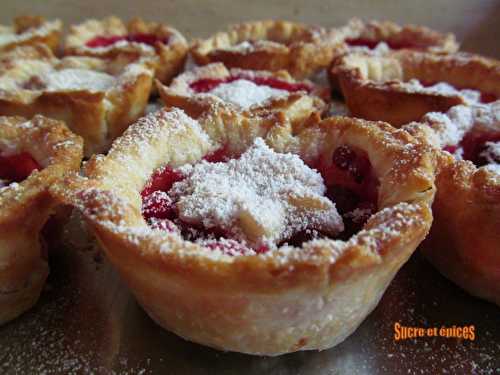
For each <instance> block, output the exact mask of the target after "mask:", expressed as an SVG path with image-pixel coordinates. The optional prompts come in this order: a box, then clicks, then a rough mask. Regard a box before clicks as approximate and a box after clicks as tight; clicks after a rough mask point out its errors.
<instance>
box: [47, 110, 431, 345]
mask: <svg viewBox="0 0 500 375" xmlns="http://www.w3.org/2000/svg"><path fill="white" fill-rule="evenodd" d="M210 128H213V129H212V130H210ZM256 137H261V138H263V139H265V140H266V143H267V144H268V146H269V147H271V148H272V149H274V150H275V151H276V152H292V153H296V155H299V156H300V157H301V158H302V160H303V161H304V163H307V164H310V165H313V164H315V163H316V164H318V165H321V164H322V165H323V167H324V168H327V169H328V167H331V164H332V161H331V160H332V154H333V153H334V150H337V148H339V147H341V146H344V147H347V145H349V147H350V146H352V147H355V148H357V149H359V150H363V152H366V154H367V157H368V158H369V161H371V162H372V163H373V171H374V173H376V176H377V178H378V181H379V182H380V185H379V190H378V195H377V197H378V199H377V203H378V207H379V211H378V212H376V213H375V214H374V215H372V216H371V217H370V218H369V219H368V221H367V222H366V224H365V225H364V227H363V228H362V230H360V231H359V232H358V233H356V234H354V235H353V236H352V237H351V238H350V239H349V240H347V241H341V240H331V239H328V238H323V239H318V240H313V241H306V242H305V243H303V245H301V246H300V247H294V246H291V245H287V246H285V245H284V246H281V247H277V248H275V249H274V250H269V251H263V252H261V253H259V254H257V253H256V252H252V253H251V254H248V253H247V255H245V254H244V253H242V254H239V255H234V256H232V255H229V254H227V253H224V252H222V251H218V250H217V249H213V248H212V249H210V248H209V247H206V246H201V245H199V244H198V243H197V242H191V241H187V240H184V239H183V238H182V237H181V236H180V235H179V234H177V233H175V232H165V231H161V230H158V229H152V227H150V226H148V224H147V223H146V221H145V219H144V217H143V215H142V212H141V191H142V192H143V193H144V190H143V189H145V186H146V187H150V186H151V185H149V184H148V181H149V178H150V176H151V175H152V174H153V172H154V171H156V170H157V169H158V168H159V167H162V166H165V163H166V165H167V166H168V168H176V167H179V166H182V165H185V163H196V162H198V161H200V159H202V158H203V157H205V159H206V160H208V158H211V159H212V160H213V155H214V149H215V150H220V147H221V145H224V146H223V147H222V149H223V150H224V152H225V153H226V155H228V156H235V155H239V153H238V152H236V153H233V151H232V150H239V152H240V153H241V151H242V150H241V147H242V145H243V146H244V147H245V149H246V148H248V146H246V145H251V144H252V143H253V142H254V140H255V138H256ZM427 150H428V147H427V146H425V145H423V144H419V143H417V142H416V141H415V140H414V139H413V138H412V137H411V136H410V135H409V134H408V133H406V132H404V131H402V130H396V129H394V128H392V127H390V126H389V125H388V124H384V123H370V122H365V121H361V120H356V119H351V118H343V117H337V118H330V119H327V120H324V121H322V122H320V123H316V124H309V125H307V126H304V128H303V129H302V131H300V132H298V133H296V134H295V135H294V134H293V133H292V130H291V125H290V124H288V123H276V122H275V125H274V127H271V128H266V127H260V128H255V127H252V128H245V127H242V126H240V125H239V124H227V125H220V122H217V121H216V120H214V118H213V117H212V116H207V115H206V114H202V115H200V116H198V117H197V118H196V119H192V118H190V117H188V116H187V115H185V114H184V113H183V112H182V111H181V110H179V109H171V110H168V109H163V110H160V111H158V112H156V113H154V114H150V115H149V116H147V117H145V118H142V119H140V120H139V121H138V122H137V123H136V124H135V125H133V126H131V127H130V128H129V129H127V131H126V132H125V133H124V135H123V136H122V137H120V138H119V139H117V140H116V141H115V143H114V144H113V147H112V148H111V150H110V151H109V153H108V155H107V156H106V157H104V156H97V157H93V158H92V159H91V160H90V161H89V162H88V164H87V165H86V169H85V173H86V175H87V176H88V178H82V177H78V176H74V177H72V178H68V179H67V180H66V184H65V186H63V187H60V188H55V189H54V190H53V193H54V194H55V195H56V196H58V197H59V198H60V199H61V200H62V201H64V202H70V203H72V204H74V205H75V206H76V207H78V208H80V209H81V210H82V211H83V213H84V215H85V217H86V219H87V220H88V223H89V224H90V227H91V228H92V229H93V230H94V232H95V234H96V236H97V238H98V241H99V243H100V244H101V245H102V247H103V248H104V250H105V252H106V254H107V255H108V257H109V259H110V260H111V262H112V263H114V265H115V266H116V267H117V268H118V270H119V272H120V273H121V275H122V277H123V278H124V279H125V280H126V282H127V283H128V285H129V287H130V288H131V290H132V291H133V293H134V294H135V296H136V298H137V299H138V301H139V302H140V303H141V304H142V306H143V307H144V309H145V310H146V311H147V312H148V314H149V315H150V316H151V317H152V318H153V319H154V320H155V321H156V322H157V323H159V324H160V325H161V326H163V327H164V328H166V329H168V330H170V331H172V332H174V333H176V334H178V335H179V336H182V337H184V338H186V339H188V340H191V341H194V342H198V343H201V344H204V345H208V346H211V347H214V348H218V349H222V350H230V351H237V352H243V353H250V354H265V355H279V354H283V353H288V352H293V351H298V350H313V349H326V348H329V347H332V346H334V345H336V344H338V343H340V342H341V341H343V340H344V339H345V338H346V337H347V336H348V335H350V334H351V333H352V332H353V331H354V330H355V329H356V327H357V326H358V325H359V324H360V323H361V322H362V321H363V319H364V318H365V317H366V316H367V314H368V313H369V312H370V311H371V310H372V309H373V308H374V307H375V305H376V304H377V302H378V301H379V299H380V297H381V296H382V294H383V292H384V290H385V288H386V287H387V285H388V284H389V282H390V281H391V280H392V278H393V276H394V274H395V273H396V272H397V270H398V269H399V268H400V266H401V265H402V264H403V263H404V262H405V261H406V260H407V259H408V257H409V256H410V255H411V254H412V252H413V251H414V250H415V248H416V247H417V246H418V244H419V243H420V242H421V241H422V239H423V238H424V237H425V235H426V234H427V232H428V229H429V227H430V225H431V221H432V217H431V211H430V205H431V202H432V199H433V195H434V183H433V178H434V177H433V176H434V166H433V161H432V159H431V156H430V154H429V153H428V152H427ZM243 151H244V150H243ZM290 155H291V154H290ZM295 157H296V156H295ZM165 168H167V167H165ZM164 170H166V169H164ZM304 204H306V202H305V201H304Z"/></svg>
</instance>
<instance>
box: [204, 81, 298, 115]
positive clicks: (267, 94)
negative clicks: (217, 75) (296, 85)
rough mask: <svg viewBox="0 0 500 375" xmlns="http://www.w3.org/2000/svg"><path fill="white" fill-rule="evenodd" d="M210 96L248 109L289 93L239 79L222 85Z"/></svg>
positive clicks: (211, 92) (212, 91)
mask: <svg viewBox="0 0 500 375" xmlns="http://www.w3.org/2000/svg"><path fill="white" fill-rule="evenodd" d="M210 94H212V95H215V96H217V97H219V98H220V99H222V100H224V101H227V102H230V103H233V104H236V105H237V106H239V107H241V108H243V109H248V108H250V107H251V106H253V105H256V104H260V103H262V102H264V101H266V100H268V99H270V98H277V97H284V96H288V94H289V93H288V91H285V90H279V89H274V88H272V87H269V86H265V85H256V84H255V83H253V82H252V81H249V80H246V79H238V80H235V81H232V82H229V83H222V84H220V85H218V86H217V87H216V88H214V89H213V90H211V91H210Z"/></svg>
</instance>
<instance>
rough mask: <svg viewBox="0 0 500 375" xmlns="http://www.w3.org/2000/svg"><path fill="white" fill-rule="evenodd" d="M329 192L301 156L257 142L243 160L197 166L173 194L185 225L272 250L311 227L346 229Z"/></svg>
mask: <svg viewBox="0 0 500 375" xmlns="http://www.w3.org/2000/svg"><path fill="white" fill-rule="evenodd" d="M325 189H326V188H325V185H324V183H323V180H322V178H321V175H320V174H319V173H318V172H316V171H314V170H312V169H310V168H309V167H307V166H306V165H305V164H304V162H303V161H302V160H301V159H300V158H299V157H298V156H296V155H292V154H278V153H275V152H274V151H273V150H271V149H270V148H269V147H268V146H267V145H266V144H265V143H264V141H263V140H262V139H257V140H256V141H255V143H254V145H253V146H252V147H251V148H250V149H249V150H248V151H247V152H245V153H244V154H243V155H242V156H241V157H240V158H239V159H232V160H230V161H228V162H227V163H208V162H201V163H199V164H197V165H195V166H194V167H193V169H192V172H191V173H190V174H189V175H188V176H187V178H186V179H185V180H183V181H180V182H177V183H175V184H174V186H173V187H172V189H171V190H170V192H169V193H170V194H172V196H174V197H175V198H177V200H178V202H177V208H178V211H179V217H180V218H181V219H182V220H183V221H185V222H187V223H202V224H203V226H204V227H205V228H212V227H216V228H220V229H223V230H225V231H227V232H229V233H230V234H231V236H232V237H233V238H237V239H239V240H243V241H248V242H249V243H250V244H251V245H252V246H253V247H258V246H260V245H266V246H273V247H274V246H275V245H276V244H277V243H278V242H280V241H281V240H284V239H286V238H289V237H291V236H292V235H293V234H294V233H296V232H298V231H301V230H304V229H307V228H311V227H313V228H314V229H317V230H320V231H322V232H325V233H328V234H331V235H335V234H337V233H339V232H341V231H342V230H343V223H342V219H341V217H340V215H339V214H338V212H337V210H336V208H335V205H334V204H333V203H332V202H331V201H330V200H328V199H327V198H325V197H324V196H323V194H324V192H325Z"/></svg>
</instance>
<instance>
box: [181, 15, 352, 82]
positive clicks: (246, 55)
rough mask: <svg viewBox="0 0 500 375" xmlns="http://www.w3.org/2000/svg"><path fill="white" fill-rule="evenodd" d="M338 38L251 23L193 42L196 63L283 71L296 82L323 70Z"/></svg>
mask: <svg viewBox="0 0 500 375" xmlns="http://www.w3.org/2000/svg"><path fill="white" fill-rule="evenodd" d="M341 44H342V35H341V33H339V32H338V31H336V30H326V29H323V28H321V27H318V26H308V25H304V24H301V23H294V22H288V21H273V20H267V21H255V22H246V23H241V24H237V25H233V26H231V27H230V28H229V29H228V30H227V31H225V32H218V33H216V34H215V35H213V36H212V37H210V38H208V39H206V40H197V41H195V42H194V44H193V46H192V48H191V53H192V55H193V58H194V60H195V61H196V63H198V64H200V65H206V64H209V63H212V62H222V63H224V65H226V66H227V67H230V68H242V69H252V70H268V71H277V70H287V71H289V72H290V74H291V75H292V76H293V77H295V78H298V79H302V78H307V77H308V76H311V75H312V74H313V73H315V72H316V71H318V70H320V69H322V68H325V67H327V66H328V65H329V64H330V62H331V60H332V57H333V56H334V52H335V50H336V48H339V47H340V45H341Z"/></svg>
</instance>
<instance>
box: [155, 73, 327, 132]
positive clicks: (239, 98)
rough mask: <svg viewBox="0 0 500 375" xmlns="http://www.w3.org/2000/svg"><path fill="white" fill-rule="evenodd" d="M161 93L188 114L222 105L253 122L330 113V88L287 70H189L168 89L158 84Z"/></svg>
mask: <svg viewBox="0 0 500 375" xmlns="http://www.w3.org/2000/svg"><path fill="white" fill-rule="evenodd" d="M158 91H159V93H160V96H161V98H162V100H163V102H164V103H165V105H166V106H171V107H178V108H181V109H183V110H184V111H186V112H187V113H188V114H196V113H201V112H203V111H204V109H206V108H209V107H210V106H214V105H219V106H224V107H226V108H227V111H228V112H232V113H233V114H234V115H233V116H234V117H244V118H246V119H248V121H249V122H254V121H260V119H261V118H262V117H263V116H264V117H265V116H269V115H270V114H277V113H282V114H283V115H284V116H285V117H286V118H287V119H288V120H289V121H291V122H292V123H294V124H296V123H297V124H300V123H302V122H303V121H304V120H305V119H307V118H308V117H309V116H310V115H311V114H313V113H321V112H322V111H324V110H326V106H325V101H329V96H330V92H329V89H327V88H322V87H319V86H316V85H314V84H312V83H311V82H309V81H298V82H297V81H295V80H294V79H293V78H292V77H291V76H290V74H289V73H288V72H287V71H284V70H280V71H277V72H264V71H252V70H242V69H237V68H233V69H227V68H226V67H225V66H224V64H222V63H213V64H209V65H205V66H202V67H197V68H194V69H193V70H191V71H187V72H185V73H183V74H181V75H179V76H178V77H176V78H175V79H174V80H173V81H172V83H171V85H170V86H168V87H166V86H163V85H161V84H159V83H158ZM231 121H232V120H231Z"/></svg>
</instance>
